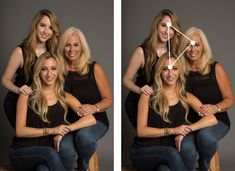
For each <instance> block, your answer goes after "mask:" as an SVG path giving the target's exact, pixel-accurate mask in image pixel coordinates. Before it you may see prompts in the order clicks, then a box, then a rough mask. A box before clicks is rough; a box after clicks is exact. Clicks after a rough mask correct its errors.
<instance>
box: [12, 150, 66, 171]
mask: <svg viewBox="0 0 235 171" xmlns="http://www.w3.org/2000/svg"><path fill="white" fill-rule="evenodd" d="M9 159H10V162H11V165H12V166H13V168H14V169H15V170H16V171H22V170H23V171H33V170H41V171H42V168H44V169H45V170H50V171H66V170H65V168H64V166H63V163H62V162H61V159H60V157H59V155H58V153H57V151H56V150H55V149H54V148H52V147H47V146H32V147H21V148H17V149H14V148H11V149H10V151H9Z"/></svg>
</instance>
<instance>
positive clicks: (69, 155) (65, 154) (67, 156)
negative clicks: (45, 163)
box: [59, 133, 77, 171]
mask: <svg viewBox="0 0 235 171" xmlns="http://www.w3.org/2000/svg"><path fill="white" fill-rule="evenodd" d="M59 155H60V158H61V161H62V162H63V164H64V167H65V169H66V170H67V171H74V168H75V163H76V159H77V152H76V148H75V144H74V134H73V133H69V134H67V135H65V136H64V137H63V139H62V140H61V142H60V150H59Z"/></svg>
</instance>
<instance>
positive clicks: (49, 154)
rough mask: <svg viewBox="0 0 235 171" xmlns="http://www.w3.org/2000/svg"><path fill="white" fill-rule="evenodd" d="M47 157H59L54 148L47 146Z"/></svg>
mask: <svg viewBox="0 0 235 171" xmlns="http://www.w3.org/2000/svg"><path fill="white" fill-rule="evenodd" d="M47 157H48V158H50V159H56V158H58V157H59V155H58V153H57V151H56V150H55V149H54V148H48V150H47Z"/></svg>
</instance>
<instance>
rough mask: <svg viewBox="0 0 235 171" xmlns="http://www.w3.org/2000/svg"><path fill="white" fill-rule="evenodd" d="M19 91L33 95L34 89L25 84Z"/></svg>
mask: <svg viewBox="0 0 235 171" xmlns="http://www.w3.org/2000/svg"><path fill="white" fill-rule="evenodd" d="M18 92H19V94H20V93H23V94H24V95H31V94H32V93H33V90H32V89H31V88H30V87H29V86H27V85H23V86H22V87H20V88H19V90H18Z"/></svg>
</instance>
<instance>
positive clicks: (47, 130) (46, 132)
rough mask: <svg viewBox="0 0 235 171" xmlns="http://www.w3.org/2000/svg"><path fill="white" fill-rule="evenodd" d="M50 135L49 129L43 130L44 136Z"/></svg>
mask: <svg viewBox="0 0 235 171" xmlns="http://www.w3.org/2000/svg"><path fill="white" fill-rule="evenodd" d="M48 135H49V129H48V128H43V136H44V137H45V136H48Z"/></svg>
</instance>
